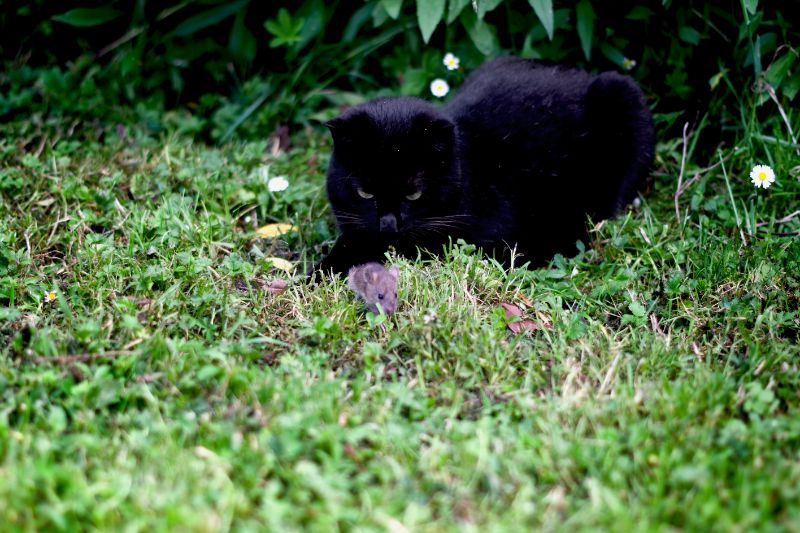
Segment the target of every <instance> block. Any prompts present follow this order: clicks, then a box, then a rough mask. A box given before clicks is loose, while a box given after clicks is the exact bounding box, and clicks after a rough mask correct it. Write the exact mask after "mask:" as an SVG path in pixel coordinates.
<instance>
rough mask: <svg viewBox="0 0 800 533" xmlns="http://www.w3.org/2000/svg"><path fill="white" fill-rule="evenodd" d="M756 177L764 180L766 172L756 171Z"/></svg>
mask: <svg viewBox="0 0 800 533" xmlns="http://www.w3.org/2000/svg"><path fill="white" fill-rule="evenodd" d="M758 179H760V180H761V181H766V179H767V173H766V172H764V171H763V170H762V171H761V172H759V173H758Z"/></svg>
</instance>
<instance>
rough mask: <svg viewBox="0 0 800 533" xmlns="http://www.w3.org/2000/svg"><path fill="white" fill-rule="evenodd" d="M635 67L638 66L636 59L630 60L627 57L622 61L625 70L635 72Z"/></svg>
mask: <svg viewBox="0 0 800 533" xmlns="http://www.w3.org/2000/svg"><path fill="white" fill-rule="evenodd" d="M635 66H636V60H635V59H630V58H627V57H625V58H623V59H622V68H624V69H625V70H633V67H635Z"/></svg>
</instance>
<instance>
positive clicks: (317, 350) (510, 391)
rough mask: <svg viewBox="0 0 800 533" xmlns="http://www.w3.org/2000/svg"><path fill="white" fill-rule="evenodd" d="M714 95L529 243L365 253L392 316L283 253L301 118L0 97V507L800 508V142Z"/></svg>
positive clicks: (523, 525)
mask: <svg viewBox="0 0 800 533" xmlns="http://www.w3.org/2000/svg"><path fill="white" fill-rule="evenodd" d="M769 105H771V103H769V102H768V103H767V104H765V106H764V107H768V106H769ZM788 113H789V116H788V118H789V119H790V120H791V121H793V125H794V130H795V131H797V130H800V123H799V122H798V120H797V117H798V114H797V112H796V111H794V112H792V111H791V110H789V111H788ZM713 120H716V119H713ZM740 120H741V121H742V124H740V125H739V131H738V133H736V134H735V135H734V136H735V137H736V139H737V141H736V143H735V144H734V143H729V144H727V145H723V146H721V147H720V149H719V150H718V151H715V150H713V149H712V150H708V149H706V150H704V151H702V152H701V151H700V150H699V149H697V148H696V147H697V146H700V145H701V144H702V139H703V135H704V132H703V129H702V127H698V128H696V129H694V130H689V131H688V132H687V136H686V141H685V142H684V139H683V138H673V139H662V142H661V143H660V144H659V147H658V157H657V162H656V169H655V171H654V178H653V186H652V190H651V191H650V192H649V193H647V194H646V195H644V196H643V197H642V199H641V203H640V205H639V206H638V207H631V208H630V210H629V211H627V212H625V213H623V214H622V215H620V216H619V217H617V218H616V219H614V220H610V221H604V222H599V221H597V222H596V223H593V224H592V226H593V229H592V232H591V239H590V242H586V243H579V244H578V247H577V248H576V253H577V255H575V256H574V257H571V258H565V257H560V256H557V257H556V258H554V259H553V261H552V262H551V263H550V264H549V265H548V266H547V267H546V268H540V269H535V270H527V269H524V268H514V269H512V270H510V271H507V272H506V271H504V270H503V269H502V268H501V267H500V266H499V265H498V264H496V263H495V262H493V261H492V260H489V259H486V258H484V257H483V256H482V255H481V254H480V253H479V251H476V250H475V249H474V248H473V247H471V246H469V245H468V244H465V243H454V245H453V246H452V248H451V249H450V250H448V252H447V253H446V254H445V255H444V256H443V257H442V258H441V259H439V260H430V259H425V258H419V259H414V258H411V259H408V258H397V257H390V258H389V261H390V262H391V263H393V264H396V265H397V266H398V267H399V269H400V287H399V293H400V305H399V307H398V311H397V313H396V314H395V315H393V316H392V317H391V318H389V319H387V318H386V317H382V316H381V317H374V316H372V315H368V314H366V313H365V311H364V309H363V306H362V304H361V303H359V302H358V301H357V299H356V298H355V296H354V295H353V294H352V293H351V292H350V290H349V289H348V288H347V286H346V284H345V283H344V282H343V281H342V280H339V279H329V280H325V281H323V282H321V283H315V284H307V283H306V282H305V280H304V273H305V271H306V269H307V268H308V266H309V265H310V264H311V262H313V261H314V260H318V259H319V258H320V257H321V256H322V254H323V253H324V252H325V250H326V249H327V247H329V246H330V244H331V242H332V239H333V238H334V237H335V226H334V224H333V219H332V216H331V214H330V211H329V210H328V207H327V203H326V199H325V195H324V188H323V183H324V173H325V167H326V164H327V160H328V155H329V150H330V147H329V142H328V140H327V137H324V136H322V134H321V133H318V132H312V131H309V132H307V133H305V134H300V135H298V136H297V137H296V138H295V139H294V146H293V147H292V148H291V149H290V150H288V151H287V152H283V151H279V150H273V146H272V144H271V143H270V142H267V141H265V142H260V143H256V142H251V143H244V142H231V143H228V144H224V145H221V146H219V147H210V146H208V145H204V144H201V143H199V142H196V141H193V140H192V139H191V138H190V137H187V136H185V135H181V134H177V133H175V134H160V135H158V134H149V133H147V131H146V130H140V129H136V128H129V129H127V130H126V129H124V128H118V129H114V128H111V129H109V130H108V131H107V132H106V133H105V135H104V137H103V138H102V140H97V137H96V136H91V135H90V136H88V137H80V136H78V135H77V133H76V134H74V135H73V136H69V131H61V132H60V137H59V131H58V130H55V129H53V128H49V129H48V127H47V126H45V127H42V128H37V127H35V126H34V125H30V124H28V125H20V124H17V125H7V126H4V127H3V128H4V130H3V134H4V135H3V138H2V140H0V164H1V165H2V169H1V170H0V200H1V202H0V524H2V527H1V528H0V529H2V530H3V531H23V530H25V531H28V530H50V531H53V530H56V531H76V530H93V531H122V530H124V531H148V532H150V531H173V530H180V531H220V530H237V531H265V530H269V531H296V530H310V531H391V532H402V531H449V530H465V531H503V530H508V531H512V530H516V531H519V530H529V529H532V528H536V529H545V530H575V529H579V530H596V529H598V528H600V529H606V530H614V531H627V530H639V531H641V530H671V529H687V530H696V531H709V530H717V531H720V530H727V531H750V530H754V529H760V530H788V531H800V451H798V450H800V416H798V407H800V392H799V391H800V370H799V365H800V359H798V358H799V357H800V347H798V332H799V331H800V314H799V313H798V307H799V305H798V301H799V300H800V242H798V236H797V235H798V232H799V231H800V216H798V214H797V210H798V209H800V202H798V198H800V181H798V175H800V166H798V165H800V156H798V152H797V150H798V149H799V148H800V147H798V145H797V144H796V143H795V142H794V141H792V137H791V135H790V133H789V132H788V129H787V127H786V124H785V123H784V121H783V120H782V119H781V117H780V116H779V114H778V113H777V112H776V113H774V116H773V117H772V118H770V119H768V120H766V121H764V122H760V123H759V122H758V121H757V120H756V115H755V113H743V114H742V115H741V119H740ZM684 145H685V148H686V153H685V157H684ZM758 163H765V164H768V165H770V166H771V167H772V168H773V169H775V173H776V176H777V182H776V183H775V184H774V185H773V186H772V187H770V188H769V189H766V190H763V189H757V188H755V187H753V185H752V184H751V183H750V179H749V173H750V170H751V169H752V167H753V166H754V165H755V164H758ZM679 175H681V182H682V190H681V191H680V194H679V195H677V200H676V195H675V193H676V189H677V185H678V181H679ZM278 176H285V177H286V179H287V181H288V187H287V188H286V189H285V190H283V191H270V190H269V186H268V183H269V179H271V178H274V177H278ZM554 201H561V202H568V201H569V198H559V199H554ZM676 209H677V211H676ZM271 223H288V224H292V225H293V226H294V228H293V229H291V230H290V231H288V232H287V233H285V234H282V235H280V236H278V237H276V238H263V237H260V236H259V234H257V232H256V229H257V228H260V227H263V226H266V225H268V224H271ZM553 224H558V221H557V220H554V221H553ZM547 230H548V229H547V228H536V230H535V231H547ZM281 260H283V261H281ZM285 261H288V262H289V263H290V265H289V266H288V268H289V269H290V270H289V271H288V272H287V271H286V270H285V269H286V268H287V265H286V263H285ZM278 267H282V268H278ZM292 268H293V270H291V269H292ZM281 281H285V282H287V284H286V287H285V289H284V288H283V285H282V284H281ZM50 293H52V294H50ZM501 304H511V305H514V306H516V308H518V309H519V310H520V311H521V315H522V316H521V317H520V318H521V319H524V320H528V322H525V323H524V324H525V326H526V327H522V328H518V327H514V329H517V330H518V332H517V333H514V332H512V331H511V329H510V328H509V321H510V320H511V321H512V322H513V321H514V320H519V319H513V318H512V319H509V318H507V317H506V314H505V312H504V311H503V308H502V306H501Z"/></svg>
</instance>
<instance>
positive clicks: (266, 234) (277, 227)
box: [253, 224, 297, 239]
mask: <svg viewBox="0 0 800 533" xmlns="http://www.w3.org/2000/svg"><path fill="white" fill-rule="evenodd" d="M290 231H297V228H296V227H294V226H292V225H291V224H267V225H266V226H261V227H260V228H258V229H257V230H256V236H255V237H253V238H254V239H274V238H275V237H279V236H280V235H283V234H284V233H289V232H290Z"/></svg>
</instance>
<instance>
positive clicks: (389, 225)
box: [378, 213, 397, 233]
mask: <svg viewBox="0 0 800 533" xmlns="http://www.w3.org/2000/svg"><path fill="white" fill-rule="evenodd" d="M378 227H379V228H380V231H381V233H397V218H396V217H395V216H394V215H393V214H391V213H389V214H388V215H383V216H382V217H381V219H380V223H379V226H378Z"/></svg>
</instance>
